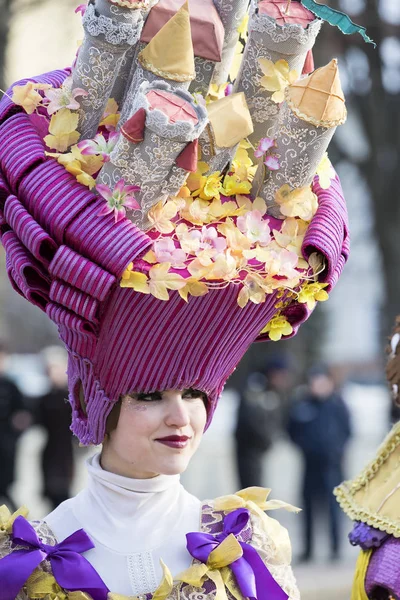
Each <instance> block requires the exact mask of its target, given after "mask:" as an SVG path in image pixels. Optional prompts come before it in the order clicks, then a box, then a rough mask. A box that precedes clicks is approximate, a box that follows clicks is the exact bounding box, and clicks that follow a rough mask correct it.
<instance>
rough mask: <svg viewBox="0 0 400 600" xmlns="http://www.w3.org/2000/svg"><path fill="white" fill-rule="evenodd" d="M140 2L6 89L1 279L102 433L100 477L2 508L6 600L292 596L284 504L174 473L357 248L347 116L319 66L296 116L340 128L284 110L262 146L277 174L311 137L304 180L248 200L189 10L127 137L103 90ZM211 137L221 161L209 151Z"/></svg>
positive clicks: (135, 26)
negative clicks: (29, 514) (266, 346)
mask: <svg viewBox="0 0 400 600" xmlns="http://www.w3.org/2000/svg"><path fill="white" fill-rule="evenodd" d="M146 6H147V8H148V3H147V2H139V3H134V2H130V1H129V2H128V1H127V0H121V1H120V0H118V1H115V2H112V3H109V2H108V0H96V1H91V2H90V3H89V6H88V9H87V12H86V14H85V17H84V27H85V31H86V35H85V40H84V43H83V44H82V48H81V50H80V52H79V55H78V59H77V61H76V63H75V66H74V68H73V70H72V74H71V72H70V70H64V71H55V72H52V73H49V74H46V75H43V76H41V77H36V78H34V79H32V80H29V81H28V82H20V83H19V84H17V85H14V86H13V87H12V89H11V90H10V91H9V93H8V95H7V96H5V97H4V98H3V100H2V101H1V103H0V168H1V172H0V200H1V211H2V216H1V218H2V220H1V224H0V231H1V240H2V244H3V246H4V248H5V250H6V255H7V262H6V266H7V273H8V275H9V278H10V281H11V284H12V285H13V287H14V289H15V290H16V291H17V292H18V293H20V294H21V295H22V296H24V297H25V298H26V299H27V300H28V301H30V302H31V303H33V304H35V305H36V306H38V307H39V308H41V309H42V310H44V311H45V312H46V314H47V315H48V316H49V317H50V319H52V320H53V321H54V322H55V323H56V324H57V326H58V331H59V335H60V337H61V339H62V341H63V342H64V344H65V346H66V348H67V350H68V355H69V358H68V383H69V400H70V403H71V406H72V425H71V429H72V431H73V432H74V433H75V435H76V436H77V437H78V438H79V440H80V442H81V443H82V444H84V445H88V444H103V447H102V451H101V453H100V454H98V455H97V456H95V457H94V458H93V459H91V460H90V461H89V463H88V472H89V484H88V486H87V488H86V489H85V490H84V491H83V492H81V493H80V494H78V496H77V497H76V498H73V499H71V500H67V501H66V502H64V503H62V504H61V505H60V506H59V507H58V508H56V510H55V511H54V512H52V513H51V514H50V515H48V516H47V517H46V518H45V519H44V520H43V521H40V522H36V523H33V524H30V523H29V522H28V521H27V520H26V519H25V517H24V516H23V514H15V515H10V514H8V513H7V511H6V510H4V509H3V513H2V516H1V519H2V520H1V523H2V530H3V534H2V537H1V538H0V544H1V550H0V554H1V555H2V556H3V558H2V559H1V560H0V581H1V586H0V600H14V599H15V598H16V597H17V598H18V600H27V599H29V600H34V599H36V598H42V597H47V595H50V597H51V598H59V599H61V598H62V599H63V600H64V599H66V598H69V600H79V599H81V600H84V599H86V600H88V597H91V598H93V600H105V599H106V598H107V595H108V594H111V596H110V598H112V597H113V594H114V598H116V599H119V598H120V597H121V595H125V596H132V595H135V596H138V595H139V596H140V597H146V598H147V599H148V600H150V598H155V599H156V600H163V599H164V598H175V597H178V596H182V597H187V598H188V599H190V600H193V598H194V597H198V598H206V597H207V598H208V597H212V598H214V597H215V598H216V599H217V600H222V599H224V598H226V597H229V598H231V597H232V596H233V597H234V598H236V599H237V600H240V599H241V598H242V597H249V598H252V599H256V600H264V599H265V600H267V598H268V600H280V599H282V600H284V599H285V598H288V597H290V598H292V599H293V600H294V599H296V598H298V590H297V588H296V584H295V581H294V579H293V575H292V571H291V568H290V555H291V552H290V544H289V540H288V537H287V533H286V530H284V529H283V528H282V527H281V526H280V525H279V524H278V523H277V522H276V521H275V520H273V519H271V518H270V517H268V516H266V515H265V513H264V510H268V509H273V508H278V507H281V506H283V507H286V508H289V509H290V508H291V507H288V506H287V505H285V504H284V503H280V502H277V501H271V502H269V501H268V500H267V496H268V492H269V491H268V490H263V489H262V488H248V489H247V490H244V491H243V492H239V493H237V494H235V495H231V496H226V497H223V498H220V499H217V500H213V501H206V502H204V503H201V502H200V501H199V500H197V499H196V498H193V497H192V496H191V495H190V494H188V493H187V492H186V491H185V490H184V489H183V488H182V487H181V485H180V483H179V474H180V473H181V472H183V471H184V470H185V468H186V466H187V464H188V462H189V461H190V458H191V456H192V455H193V453H194V452H195V451H196V449H197V447H198V444H199V442H200V440H201V437H202V434H203V431H205V429H206V428H207V427H208V426H209V425H210V423H211V421H212V417H213V413H214V411H215V409H216V406H217V402H218V399H219V397H220V396H221V393H222V390H223V387H224V384H225V382H226V380H227V378H228V377H229V375H230V374H231V373H232V371H233V370H234V369H235V368H236V366H237V364H238V362H239V361H240V359H241V357H242V356H243V354H244V353H245V352H246V350H247V349H248V347H249V346H250V344H251V343H252V342H254V341H255V340H256V339H258V340H260V341H261V340H279V339H280V338H281V337H282V336H290V335H292V334H294V333H295V331H296V330H297V328H298V326H299V325H300V324H301V323H302V322H303V321H304V320H305V319H306V318H307V317H308V316H309V314H310V313H311V311H312V309H313V308H314V306H315V304H316V301H317V300H326V299H327V291H329V290H330V289H331V288H332V287H333V286H334V285H335V283H336V281H337V279H338V277H339V275H340V273H341V271H342V268H343V265H344V263H345V262H346V259H347V255H348V235H347V214H346V208H345V203H344V199H343V194H342V191H341V187H340V182H339V180H338V178H337V176H336V174H335V172H334V171H333V169H332V167H331V166H330V164H329V161H327V159H326V158H324V152H325V149H326V145H327V143H328V141H329V139H330V137H331V135H332V128H334V127H336V126H337V125H338V124H339V123H340V122H342V121H343V118H344V115H345V109H344V99H343V94H342V93H341V89H340V82H339V75H338V70H337V64H336V63H335V62H333V63H331V64H330V65H328V67H326V68H324V69H323V70H321V72H320V73H319V74H318V75H317V79H318V85H319V86H322V90H323V91H324V93H323V94H318V98H319V100H318V98H314V100H315V101H316V102H314V101H313V102H312V103H311V106H307V105H306V103H302V107H301V109H302V111H303V112H302V113H301V114H302V115H303V117H304V115H305V114H306V113H307V111H311V112H312V111H313V110H315V107H316V106H317V107H318V110H320V109H321V110H322V112H321V114H323V115H324V114H325V113H326V111H325V110H324V107H321V106H320V103H321V102H322V103H323V104H324V106H325V104H326V105H328V104H329V115H330V117H331V118H330V121H329V123H327V122H325V121H321V120H320V121H319V120H318V119H317V118H316V116H315V115H314V116H313V115H311V113H310V114H309V116H308V117H310V118H312V121H310V122H308V121H305V120H302V118H303V117H301V118H297V117H296V119H294V116H293V115H292V117H293V118H292V122H296V124H297V125H296V127H297V133H296V136H293V138H292V139H291V141H289V142H287V141H286V140H285V142H284V144H283V145H282V148H281V150H280V151H278V145H279V141H280V137H279V136H285V135H287V132H286V129H285V131H283V129H282V132H281V133H279V135H278V138H277V140H269V138H264V139H263V140H262V141H261V142H260V146H259V148H258V155H259V157H260V158H261V157H263V158H264V159H265V161H266V162H265V164H270V165H271V169H275V170H277V169H279V161H278V158H279V152H281V153H282V154H281V156H282V157H283V153H284V152H286V150H285V148H286V146H287V143H289V148H288V150H287V151H288V152H289V151H290V156H291V159H290V160H291V161H292V162H293V160H292V159H293V156H294V155H295V153H293V151H295V150H296V148H295V147H293V148H292V146H296V145H297V139H298V135H300V133H301V131H302V136H303V137H304V136H305V137H307V136H311V138H312V139H310V140H309V141H310V145H307V148H308V150H307V152H309V153H310V156H305V155H304V161H303V163H302V164H303V167H302V168H301V169H300V170H301V173H300V172H299V169H297V168H295V169H294V171H293V172H294V173H295V174H296V182H297V184H296V185H294V183H293V181H294V180H290V181H291V185H294V187H295V188H297V186H298V188H299V189H293V190H292V188H291V187H290V186H289V185H286V187H285V186H283V188H284V189H283V190H281V187H280V186H281V185H282V184H281V183H278V182H279V177H277V178H276V179H274V181H273V182H272V183H271V182H270V183H269V185H268V186H262V190H261V192H260V197H258V198H254V197H252V196H251V195H250V193H249V192H250V189H251V185H252V182H251V178H252V176H253V175H254V172H255V170H256V167H255V166H250V165H252V162H251V160H250V158H249V156H248V155H247V151H246V150H245V148H240V149H239V153H238V154H237V155H236V159H235V161H234V162H233V163H232V167H229V165H228V163H229V162H230V161H231V160H232V159H233V157H234V155H235V152H236V148H237V146H238V143H239V142H240V140H241V139H242V138H245V137H247V135H249V133H250V131H251V130H252V127H251V111H249V109H248V107H247V105H246V101H245V98H244V94H243V93H239V94H233V95H232V96H230V97H227V98H225V97H224V98H222V101H221V100H220V101H218V102H216V103H214V105H213V106H214V108H216V110H215V111H214V120H213V117H212V115H211V112H212V111H210V113H208V112H207V111H206V109H205V107H204V106H203V104H204V103H203V102H202V101H201V99H199V98H196V99H194V98H193V96H192V95H191V94H190V93H189V92H188V91H186V89H183V88H185V86H186V87H187V86H188V85H189V82H190V79H191V78H193V77H194V76H195V73H194V64H195V63H194V56H193V46H192V40H191V36H190V19H189V13H188V7H187V4H185V5H184V6H183V7H182V9H181V10H180V11H178V13H177V14H176V15H175V16H174V17H173V18H172V19H171V21H170V22H168V23H167V25H165V27H163V28H162V29H161V30H160V32H159V33H158V34H156V35H155V36H154V38H153V39H152V40H151V42H150V43H149V44H148V45H147V47H146V49H145V50H143V51H142V52H141V53H140V54H139V62H140V61H141V62H140V65H141V66H140V65H139V63H136V62H133V63H132V70H133V71H134V77H136V79H132V82H134V81H136V80H137V81H138V86H137V89H136V88H135V90H134V94H133V95H130V97H129V98H128V100H129V102H128V104H129V107H130V108H129V109H130V111H131V113H130V114H131V116H130V117H129V118H128V119H127V120H126V121H125V122H124V123H122V125H121V127H120V131H119V132H117V131H115V129H116V124H117V123H118V119H119V117H120V114H119V111H118V110H117V108H116V106H115V102H113V100H112V99H111V101H110V102H108V103H107V100H108V99H109V97H110V95H111V93H112V91H113V90H112V87H113V85H114V84H115V85H117V84H118V85H121V81H125V85H126V86H128V85H129V86H130V87H129V93H131V91H132V89H131V88H132V85H133V83H132V85H131V83H130V82H129V81H128V83H126V80H124V79H123V78H122V75H121V77H120V78H119V80H118V81H115V78H114V75H115V77H117V75H118V74H119V73H120V74H121V73H122V68H123V65H122V62H121V57H122V58H126V59H128V58H129V57H130V60H132V56H133V55H134V53H133V54H132V53H131V54H128V55H127V54H126V53H127V52H128V49H129V47H131V46H135V44H136V43H138V36H139V35H140V26H139V25H140V23H142V22H143V19H144V18H145V16H146V11H145V8H146ZM297 8H298V7H297ZM138 10H142V13H141V14H140V15H139V16H138V13H137V12H135V11H138ZM102 11H103V12H102ZM203 16H204V15H203ZM262 18H263V19H267V20H268V19H271V18H272V17H270V16H268V15H266V16H264V17H262ZM142 24H143V23H142ZM279 27H283V28H285V27H286V25H282V26H281V25H279ZM303 27H307V24H306V25H304V23H303V24H300V25H298V26H296V24H294V23H293V20H292V21H291V22H290V25H289V26H288V29H287V31H285V32H284V33H285V36H284V38H285V40H286V41H287V34H289V36H290V35H293V36H294V37H296V38H297V39H298V40H300V42H299V44H298V45H299V52H300V55H301V57H303V58H302V59H299V61H300V62H301V60H305V57H306V54H307V50H308V49H309V47H310V45H311V44H312V41H313V39H314V38H315V35H316V30H317V29H318V27H315V24H314V27H313V31H312V32H311V34H310V39H308V32H306V33H305V32H304V31H303ZM263 35H264V37H265V40H266V41H268V36H269V35H270V30H269V29H266V30H265V32H264V33H263ZM271 35H272V34H271ZM274 35H275V34H274ZM156 38H157V39H156ZM154 40H156V43H155V42H154ZM310 40H311V41H310ZM152 42H153V43H152ZM163 44H164V45H163ZM289 45H290V44H289ZM305 46H307V48H306V49H305ZM183 48H184V51H183V50H182V49H183ZM133 49H134V50H135V48H133ZM160 49H161V50H162V49H164V52H161V51H160ZM131 50H132V48H131ZM136 50H138V48H136ZM167 50H168V51H167ZM278 50H279V48H278V47H276V48H275V50H274V56H275V59H276V55H277V53H278V54H279V52H278ZM286 50H287V49H286ZM265 54H266V56H268V50H267V45H266V47H265ZM268 60H269V59H268ZM282 60H284V59H282ZM167 63H169V64H167ZM142 67H143V68H142ZM124 68H126V64H125V66H124ZM119 69H121V71H120V70H119ZM125 74H126V73H125ZM292 77H293V73H292ZM332 78H333V81H334V86H333V85H332ZM143 79H144V81H143ZM279 81H280V84H279V85H280V86H283V82H282V81H283V80H282V81H281V80H279ZM285 81H286V80H285ZM304 81H305V83H306V84H307V85H308V84H310V80H309V79H306V80H302V84H303V82H304ZM78 83H79V86H78ZM289 83H290V82H289V79H288V80H287V81H286V83H285V86H286V87H287V86H288V85H289ZM85 86H86V88H87V89H84V88H85ZM283 87H284V86H283ZM283 87H282V89H281V92H283ZM325 88H326V90H325ZM331 89H334V93H331V92H330V91H329V90H331ZM292 91H293V93H294V90H292ZM309 91H310V90H309ZM325 92H326V93H325ZM268 94H269V96H272V92H268V91H265V93H264V95H268ZM314 95H315V94H314ZM309 96H313V89H311V93H310V94H308V95H307V97H309ZM111 98H112V97H111ZM103 105H104V107H105V108H106V110H105V113H104V115H103V118H102V112H103V110H102V107H103ZM215 105H217V107H216V106H215ZM283 105H285V110H290V111H292V110H295V109H296V107H295V101H294V103H291V104H290V106H289V103H288V104H287V105H286V103H285V102H284V103H283ZM283 105H282V106H283ZM296 110H297V109H296ZM279 111H280V109H278V108H276V109H274V114H275V119H276V120H277V121H278V119H279ZM215 115H216V116H215ZM308 117H307V118H308ZM209 118H210V123H209V122H208V119H209ZM280 126H282V123H281V124H280ZM93 127H94V130H95V131H96V130H97V131H98V134H97V135H96V136H95V138H93V139H91V138H90V137H88V134H87V131H88V130H89V129H90V130H92V129H93ZM279 131H281V130H279ZM85 132H86V133H85ZM203 134H204V135H203ZM80 136H81V138H82V139H81V141H80V142H79V144H77V143H76V142H77V141H78V140H79V138H80ZM201 136H203V137H201ZM314 138H315V139H317V140H318V144H316V146H315V147H314V142H313V139H314ZM199 144H200V145H201V146H202V148H203V149H206V148H207V149H208V150H210V152H211V154H214V157H213V160H214V159H215V160H217V159H218V161H217V162H218V164H220V165H221V164H222V166H221V167H220V168H221V171H223V172H222V174H221V172H220V171H217V172H214V171H211V172H208V171H207V169H209V167H208V166H207V165H204V163H202V162H198V161H197V159H198V158H199V157H198V146H199ZM305 147H306V146H304V148H305ZM304 148H303V150H302V151H303V152H304ZM51 150H53V151H54V150H55V152H51ZM323 158H324V161H323V168H321V169H320V170H319V172H318V175H317V176H316V177H315V179H314V181H313V184H312V187H311V185H310V182H311V181H312V179H313V176H314V174H315V165H317V164H318V162H319V160H320V159H323ZM306 159H307V160H306ZM309 159H310V160H309ZM289 162H290V161H289ZM294 166H295V165H293V164H292V163H290V165H289V163H287V166H286V169H287V170H286V171H285V174H287V173H289V167H290V169H292V168H294ZM261 170H264V171H265V169H264V167H261ZM188 173H189V176H188ZM264 175H265V173H264ZM281 176H283V177H285V176H286V175H284V174H283V172H282V174H281ZM287 176H288V177H289V175H287ZM261 182H262V180H261ZM271 186H272V187H273V186H275V188H276V191H277V192H278V191H281V193H280V194H278V193H277V196H276V197H277V201H276V205H275V206H274V207H273V208H274V214H275V213H276V212H279V206H281V213H280V218H276V217H274V216H272V215H270V214H268V213H267V205H269V204H270V203H271V201H272V199H273V196H271V189H272V188H271ZM94 188H95V189H94ZM267 189H268V193H267V191H266V190H267ZM263 194H265V198H264V197H261V196H262V195H263ZM288 211H289V212H288ZM289 215H290V216H289ZM210 468H212V465H210Z"/></svg>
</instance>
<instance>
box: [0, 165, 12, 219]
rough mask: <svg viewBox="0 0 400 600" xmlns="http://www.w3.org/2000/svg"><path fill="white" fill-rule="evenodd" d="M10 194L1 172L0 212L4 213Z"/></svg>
mask: <svg viewBox="0 0 400 600" xmlns="http://www.w3.org/2000/svg"><path fill="white" fill-rule="evenodd" d="M9 194H10V189H9V187H8V185H7V184H6V181H5V178H4V176H3V173H2V172H1V170H0V212H1V213H2V212H3V208H4V204H5V201H6V199H7V197H8V196H9Z"/></svg>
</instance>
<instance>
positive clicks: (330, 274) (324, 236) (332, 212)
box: [302, 176, 349, 292]
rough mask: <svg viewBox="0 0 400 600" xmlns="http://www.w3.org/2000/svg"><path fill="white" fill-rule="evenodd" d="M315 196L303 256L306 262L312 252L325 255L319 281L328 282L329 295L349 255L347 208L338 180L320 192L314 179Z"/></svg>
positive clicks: (317, 182) (336, 178)
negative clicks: (315, 211)
mask: <svg viewBox="0 0 400 600" xmlns="http://www.w3.org/2000/svg"><path fill="white" fill-rule="evenodd" d="M313 189H314V192H315V193H316V194H317V196H318V205H319V208H318V211H317V214H316V215H315V216H314V218H313V220H312V221H311V223H310V226H309V228H308V230H307V233H306V235H305V237H304V242H303V247H302V251H303V255H304V257H305V258H306V259H308V258H309V257H310V255H311V254H312V253H313V252H320V253H321V254H323V255H324V256H325V260H326V269H325V271H324V273H322V275H321V277H320V281H323V282H326V283H328V287H327V288H326V290H327V291H328V292H329V291H330V290H331V289H332V287H333V286H334V285H335V284H336V282H337V280H338V277H339V275H340V273H341V271H342V269H343V266H344V263H345V262H346V260H347V258H348V255H349V234H348V221H347V209H346V203H345V200H344V196H343V190H342V186H341V184H340V181H339V177H338V176H336V177H335V179H334V180H333V181H332V183H331V186H330V187H329V188H328V189H327V190H324V189H322V188H321V186H320V185H319V181H318V180H317V178H316V179H315V181H314V184H313Z"/></svg>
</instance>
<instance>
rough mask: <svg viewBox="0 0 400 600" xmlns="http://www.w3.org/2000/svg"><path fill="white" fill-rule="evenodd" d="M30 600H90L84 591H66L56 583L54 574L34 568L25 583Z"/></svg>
mask: <svg viewBox="0 0 400 600" xmlns="http://www.w3.org/2000/svg"><path fill="white" fill-rule="evenodd" d="M25 586H26V592H27V595H28V598H29V599H30V600H92V597H91V596H90V595H89V594H87V593H86V592H66V591H64V590H63V589H62V588H61V587H60V586H59V585H58V583H57V581H56V580H55V578H54V575H51V573H47V572H46V571H42V570H40V569H35V570H34V571H33V573H32V575H31V576H30V577H29V579H28V581H27V582H26V584H25Z"/></svg>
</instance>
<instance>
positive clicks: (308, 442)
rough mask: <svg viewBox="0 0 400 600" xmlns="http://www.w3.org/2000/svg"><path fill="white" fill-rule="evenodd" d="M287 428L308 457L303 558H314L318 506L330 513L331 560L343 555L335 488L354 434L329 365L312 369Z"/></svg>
mask: <svg viewBox="0 0 400 600" xmlns="http://www.w3.org/2000/svg"><path fill="white" fill-rule="evenodd" d="M288 433H289V436H290V438H291V439H292V441H293V442H294V444H296V446H298V447H299V449H300V451H301V453H302V455H303V458H304V476H303V486H302V494H303V506H302V508H303V512H302V515H303V522H304V533H303V541H304V551H303V554H302V555H301V557H300V561H309V560H311V559H312V558H313V526H314V523H315V516H316V513H317V512H318V511H319V509H322V511H325V512H328V513H329V519H330V549H331V559H332V560H337V559H338V558H339V557H340V510H339V507H338V505H337V503H336V501H335V498H334V496H333V493H332V492H333V489H334V487H335V486H337V485H339V483H340V482H341V481H342V479H343V472H342V463H343V456H344V451H345V447H346V444H347V442H348V440H349V439H350V436H351V424H350V414H349V411H348V409H347V407H346V404H345V403H344V401H343V398H342V397H341V396H340V394H339V393H338V391H337V390H336V389H335V382H334V380H333V378H332V375H331V373H330V372H329V369H328V368H327V367H326V366H323V365H321V366H317V367H314V368H313V369H311V370H310V372H309V373H308V381H307V386H305V387H304V388H302V389H301V390H299V391H298V393H297V397H296V398H295V399H294V402H293V404H292V407H291V409H290V411H289V419H288Z"/></svg>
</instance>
